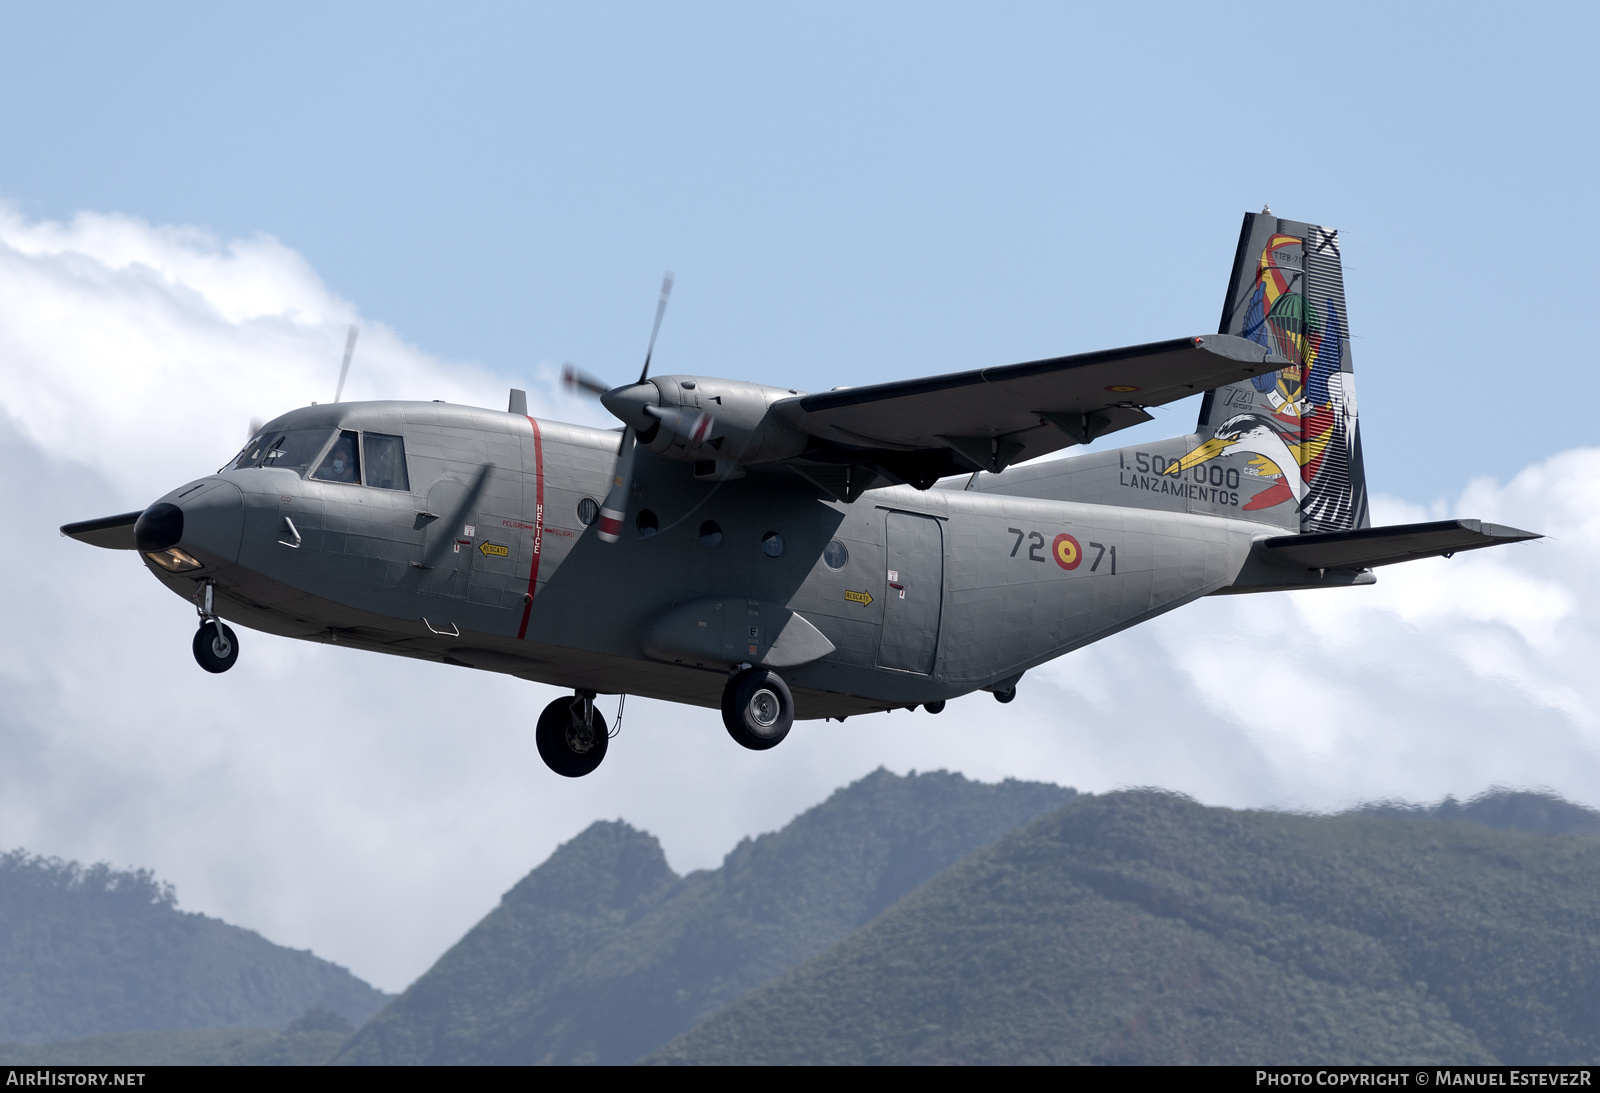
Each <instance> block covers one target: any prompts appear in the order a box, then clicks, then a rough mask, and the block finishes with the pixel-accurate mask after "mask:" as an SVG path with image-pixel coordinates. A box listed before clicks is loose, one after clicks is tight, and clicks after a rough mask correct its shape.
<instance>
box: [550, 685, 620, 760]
mask: <svg viewBox="0 0 1600 1093" xmlns="http://www.w3.org/2000/svg"><path fill="white" fill-rule="evenodd" d="M608 740H609V737H608V736H607V730H606V719H605V718H604V717H602V716H601V715H600V711H599V710H597V709H595V708H594V692H593V691H579V692H578V693H577V694H576V695H574V696H573V697H571V698H558V699H556V700H555V701H554V702H552V703H550V705H548V706H546V707H545V708H544V713H542V714H540V715H539V727H538V728H537V729H535V730H534V741H535V742H536V743H537V744H538V745H539V758H541V759H543V760H544V765H545V766H547V767H549V768H550V769H551V770H553V771H555V772H556V773H557V774H559V775H561V776H562V777H563V778H582V777H583V776H584V775H585V774H590V773H592V772H593V771H594V769H595V768H596V767H598V766H599V765H600V760H602V759H604V758H605V757H606V744H607V742H608Z"/></svg>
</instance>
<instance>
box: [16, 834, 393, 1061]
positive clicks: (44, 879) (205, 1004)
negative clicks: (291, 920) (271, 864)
mask: <svg viewBox="0 0 1600 1093" xmlns="http://www.w3.org/2000/svg"><path fill="white" fill-rule="evenodd" d="M387 998H388V996H387V995H385V994H383V993H382V992H381V991H378V990H375V989H374V988H372V987H371V986H368V985H367V984H366V983H363V982H362V981H361V980H359V979H357V978H356V977H355V976H353V975H351V974H350V973H349V972H348V971H346V970H345V969H343V968H341V967H339V966H337V965H335V964H330V963H328V962H327V961H325V960H321V959H319V958H318V957H316V956H313V955H312V954H311V953H309V952H302V951H299V950H296V949H287V948H284V947H283V946H281V945H274V944H273V943H271V942H270V941H267V940H266V939H265V938H263V937H261V936H260V935H259V934H256V933H254V932H252V931H250V930H244V929H240V928H239V927H237V926H230V925H228V924H227V923H225V922H221V921H219V920H217V919H214V918H207V917H206V916H205V915H198V914H190V913H187V912H184V911H180V910H178V909H177V907H176V896H175V894H174V893H173V890H172V888H171V886H170V885H164V884H160V883H158V882H157V881H156V880H155V878H154V877H153V876H152V875H151V874H150V873H149V872H148V871H143V870H141V871H133V872H126V871H119V870H114V869H111V868H110V867H108V866H105V865H94V866H87V867H85V866H82V865H78V864H77V863H74V862H62V861H58V860H55V859H45V858H39V857H31V856H29V855H28V854H27V853H25V852H24V851H21V850H14V851H11V852H10V853H7V854H0V1041H23V1042H31V1043H38V1042H40V1041H50V1040H66V1039H70V1038H74V1037H82V1036H90V1035H98V1034H106V1033H120V1032H131V1031H134V1030H140V1031H150V1030H175V1029H218V1028H228V1027H236V1026H254V1027H266V1028H275V1029H277V1028H284V1027H285V1026H286V1025H288V1024H289V1023H290V1022H291V1021H293V1020H295V1019H296V1018H298V1017H301V1016H302V1015H303V1014H305V1013H306V1012H307V1010H309V1009H311V1008H313V1007H318V1006H320V1007H323V1008H324V1009H326V1010H329V1011H331V1012H333V1013H336V1014H339V1015H340V1016H342V1017H343V1018H344V1019H346V1020H349V1021H351V1022H354V1023H357V1024H359V1023H360V1022H362V1021H365V1020H366V1019H367V1018H368V1017H369V1016H371V1015H372V1014H373V1013H374V1012H376V1011H377V1009H378V1008H379V1007H380V1006H382V1005H383V1003H384V1001H385V1000H386V999H387Z"/></svg>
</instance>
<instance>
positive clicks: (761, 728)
mask: <svg viewBox="0 0 1600 1093" xmlns="http://www.w3.org/2000/svg"><path fill="white" fill-rule="evenodd" d="M722 723H723V724H724V725H726V726H727V727H728V735H729V736H731V737H733V738H734V739H735V740H737V741H738V742H739V743H740V744H742V745H744V746H745V747H747V748H749V749H750V750H751V751H766V750H767V749H768V748H775V747H777V746H778V745H779V744H781V743H782V742H783V738H784V737H785V736H788V735H789V726H790V725H792V724H794V697H793V696H792V695H790V694H789V686H788V684H786V683H784V681H783V678H782V677H781V676H779V675H778V673H777V672H772V671H768V670H767V669H765V668H746V669H745V670H744V671H742V672H739V673H737V674H735V675H734V676H733V678H732V679H730V680H728V686H727V687H726V689H724V690H723V692H722Z"/></svg>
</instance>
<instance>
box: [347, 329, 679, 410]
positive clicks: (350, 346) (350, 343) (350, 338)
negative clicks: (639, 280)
mask: <svg viewBox="0 0 1600 1093" xmlns="http://www.w3.org/2000/svg"><path fill="white" fill-rule="evenodd" d="M658 321H659V320H658ZM359 333H360V331H359V330H357V329H356V328H355V324H354V323H352V324H351V326H350V333H349V334H347V335H345V339H344V363H343V364H341V365H340V366H339V386H338V387H336V388H335V389H334V392H333V401H334V402H338V401H339V399H340V398H342V397H343V396H344V381H345V377H346V376H348V375H349V374H350V358H351V357H353V356H355V354H356V335H357V334H359Z"/></svg>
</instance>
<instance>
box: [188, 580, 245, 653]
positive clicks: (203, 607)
mask: <svg viewBox="0 0 1600 1093" xmlns="http://www.w3.org/2000/svg"><path fill="white" fill-rule="evenodd" d="M215 588H216V586H215V585H213V584H212V583H211V582H209V581H207V582H206V584H205V586H204V587H203V588H202V589H201V592H200V595H199V596H198V597H196V598H197V599H198V600H199V601H200V602H199V603H198V604H197V606H198V608H199V610H200V629H198V630H196V631H195V632H194V646H193V648H194V659H195V663H196V664H198V665H200V667H202V668H204V669H205V670H206V671H208V672H226V671H227V670H228V669H229V668H232V667H233V665H234V662H236V661H237V660H238V659H239V639H238V638H237V637H235V636H234V633H233V627H231V626H229V625H228V624H227V623H225V622H223V621H222V620H221V619H219V618H217V616H216V613H215V612H214V611H213V610H212V608H213V602H212V601H213V590H214V589H215Z"/></svg>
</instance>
